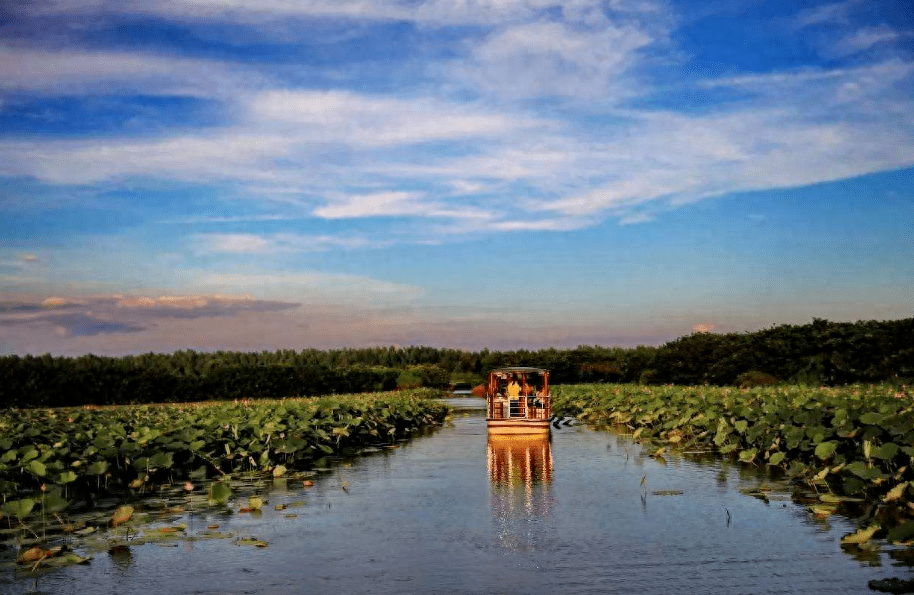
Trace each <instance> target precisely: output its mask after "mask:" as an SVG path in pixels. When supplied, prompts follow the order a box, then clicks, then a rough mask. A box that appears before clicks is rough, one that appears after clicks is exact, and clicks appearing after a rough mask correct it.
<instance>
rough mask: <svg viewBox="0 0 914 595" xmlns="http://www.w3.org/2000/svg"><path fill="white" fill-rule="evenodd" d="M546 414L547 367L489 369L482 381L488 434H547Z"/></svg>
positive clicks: (548, 414) (548, 410)
mask: <svg viewBox="0 0 914 595" xmlns="http://www.w3.org/2000/svg"><path fill="white" fill-rule="evenodd" d="M550 417H552V399H551V398H550V397H549V371H548V370H543V369H542V368H526V367H513V368H499V369H497V370H492V371H491V372H489V381H488V383H487V384H486V425H487V426H488V428H489V434H505V435H518V436H524V435H526V436H548V435H549V418H550Z"/></svg>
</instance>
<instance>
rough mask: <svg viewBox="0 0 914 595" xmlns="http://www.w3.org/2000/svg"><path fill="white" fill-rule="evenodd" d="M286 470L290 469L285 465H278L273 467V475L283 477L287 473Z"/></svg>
mask: <svg viewBox="0 0 914 595" xmlns="http://www.w3.org/2000/svg"><path fill="white" fill-rule="evenodd" d="M286 471H288V469H286V468H285V467H284V466H282V465H276V466H275V467H273V477H282V476H283V475H285V474H286Z"/></svg>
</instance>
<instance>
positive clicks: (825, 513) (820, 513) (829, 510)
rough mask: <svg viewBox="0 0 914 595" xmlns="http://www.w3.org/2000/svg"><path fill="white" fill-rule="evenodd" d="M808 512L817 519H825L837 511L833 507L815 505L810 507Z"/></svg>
mask: <svg viewBox="0 0 914 595" xmlns="http://www.w3.org/2000/svg"><path fill="white" fill-rule="evenodd" d="M809 510H810V511H812V513H813V514H814V515H816V518H817V519H826V518H828V517H830V516H831V515H833V514H834V513H835V511H836V510H837V509H836V508H835V507H834V506H821V505H815V506H810V507H809Z"/></svg>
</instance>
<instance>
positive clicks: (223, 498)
mask: <svg viewBox="0 0 914 595" xmlns="http://www.w3.org/2000/svg"><path fill="white" fill-rule="evenodd" d="M231 495H232V488H231V487H229V485H228V484H226V483H224V482H221V481H217V482H214V483H213V484H212V485H211V486H210V487H209V498H210V500H212V501H213V502H216V503H218V504H225V503H226V502H227V501H228V499H229V496H231Z"/></svg>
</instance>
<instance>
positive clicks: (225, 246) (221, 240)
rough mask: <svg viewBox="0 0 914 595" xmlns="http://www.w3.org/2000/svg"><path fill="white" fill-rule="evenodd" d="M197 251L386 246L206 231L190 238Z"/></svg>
mask: <svg viewBox="0 0 914 595" xmlns="http://www.w3.org/2000/svg"><path fill="white" fill-rule="evenodd" d="M192 242H193V244H194V245H195V246H196V250H197V251H198V252H200V253H229V254H275V253H278V252H321V251H325V250H329V249H331V248H342V249H355V248H366V247H379V246H382V245H389V244H390V241H384V242H381V241H374V240H370V239H368V238H364V237H358V236H333V235H302V234H293V233H276V234H254V233H209V234H196V235H194V236H193V238H192Z"/></svg>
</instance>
